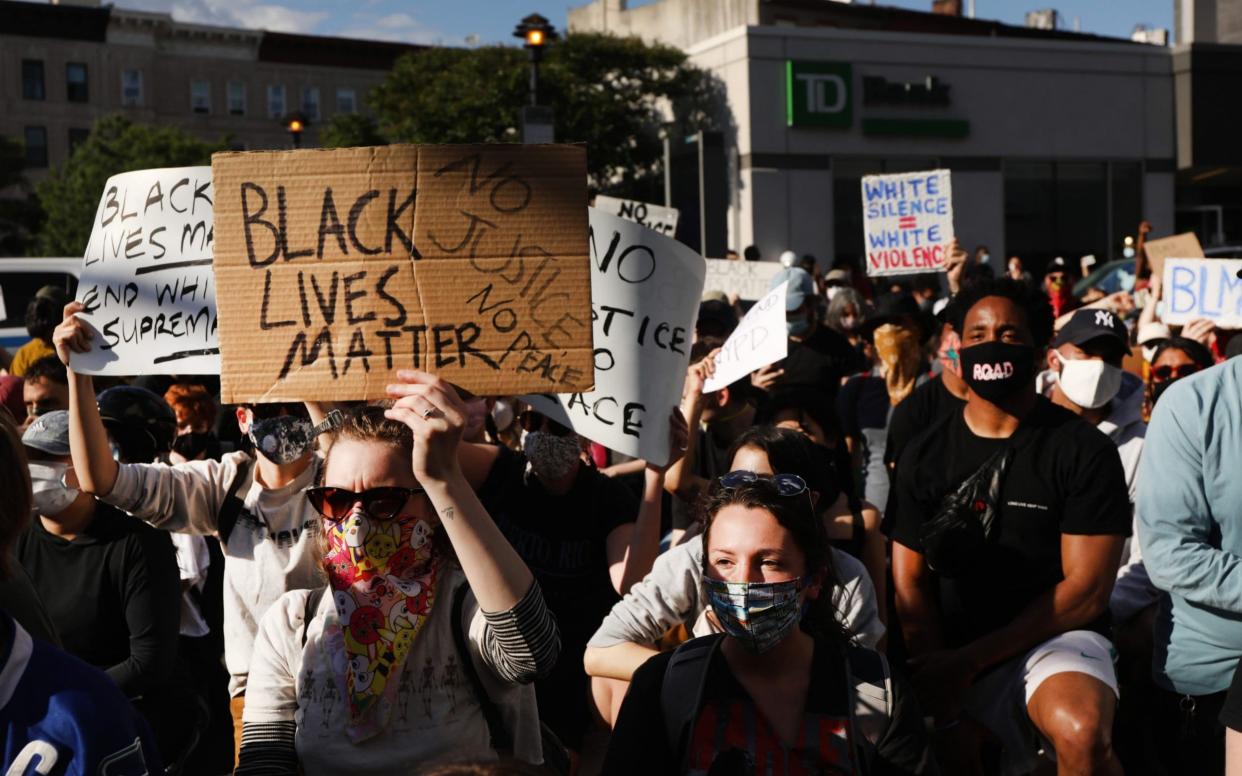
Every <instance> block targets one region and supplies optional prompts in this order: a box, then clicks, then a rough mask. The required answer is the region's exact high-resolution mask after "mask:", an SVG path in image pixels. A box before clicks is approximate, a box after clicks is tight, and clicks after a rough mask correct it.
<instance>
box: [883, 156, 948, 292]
mask: <svg viewBox="0 0 1242 776" xmlns="http://www.w3.org/2000/svg"><path fill="white" fill-rule="evenodd" d="M862 195H863V236H864V238H865V242H866V247H867V274H868V275H873V276H874V275H909V274H913V273H917V272H941V271H943V270H944V262H945V259H946V258H947V257H948V253H949V245H950V243H952V242H953V188H952V185H951V183H950V179H949V171H948V170H930V171H927V172H907V173H901V174H899V175H867V176H864V177H863V179H862Z"/></svg>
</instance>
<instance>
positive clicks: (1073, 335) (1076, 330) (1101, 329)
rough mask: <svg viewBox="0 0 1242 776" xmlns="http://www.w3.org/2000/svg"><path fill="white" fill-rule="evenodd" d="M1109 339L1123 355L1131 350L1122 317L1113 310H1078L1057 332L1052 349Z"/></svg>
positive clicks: (1128, 333) (1127, 332)
mask: <svg viewBox="0 0 1242 776" xmlns="http://www.w3.org/2000/svg"><path fill="white" fill-rule="evenodd" d="M1103 339H1107V340H1108V341H1109V342H1110V344H1113V345H1115V346H1116V347H1117V348H1118V349H1119V350H1120V351H1121V352H1122V353H1123V354H1124V353H1126V352H1127V351H1129V349H1130V332H1129V330H1128V329H1126V324H1125V322H1124V321H1122V320H1121V316H1120V315H1118V314H1117V313H1115V312H1112V311H1111V310H1095V309H1091V308H1087V309H1083V310H1076V311H1075V312H1074V314H1073V316H1071V317H1070V319H1069V321H1068V322H1067V323H1066V324H1065V325H1064V326H1062V327H1061V331H1059V332H1057V336H1056V339H1054V340H1053V341H1052V347H1054V348H1058V347H1060V346H1062V345H1067V344H1068V345H1078V346H1082V345H1083V344H1085V343H1087V342H1091V341H1093V340H1103Z"/></svg>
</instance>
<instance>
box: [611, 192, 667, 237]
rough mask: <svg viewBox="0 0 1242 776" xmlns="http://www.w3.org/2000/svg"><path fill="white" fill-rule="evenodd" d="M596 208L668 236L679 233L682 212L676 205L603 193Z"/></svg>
mask: <svg viewBox="0 0 1242 776" xmlns="http://www.w3.org/2000/svg"><path fill="white" fill-rule="evenodd" d="M595 209H596V210H602V211H604V212H605V213H611V214H613V215H614V216H620V217H621V218H624V219H625V220H626V221H633V222H634V223H636V224H641V225H643V226H645V227H647V228H648V229H650V230H652V231H653V232H659V233H660V234H662V235H664V236H666V237H672V236H673V235H675V234H677V217H678V215H680V214H679V213H678V211H677V208H674V207H662V206H660V205H649V204H647V203H646V202H639V201H638V200H634V199H617V198H616V197H605V196H603V195H602V194H601V195H599V196H597V197H596V198H595Z"/></svg>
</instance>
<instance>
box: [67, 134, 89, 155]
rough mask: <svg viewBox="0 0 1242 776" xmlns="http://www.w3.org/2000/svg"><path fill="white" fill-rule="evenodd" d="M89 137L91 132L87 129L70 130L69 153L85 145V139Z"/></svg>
mask: <svg viewBox="0 0 1242 776" xmlns="http://www.w3.org/2000/svg"><path fill="white" fill-rule="evenodd" d="M90 136H91V131H90V130H89V129H70V130H69V153H70V154H72V153H73V152H74V150H75V149H76V148H77V147H78V146H80V145H82V144H83V143H85V142H86V139H87V138H89V137H90Z"/></svg>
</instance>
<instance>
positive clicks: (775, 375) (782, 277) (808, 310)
mask: <svg viewBox="0 0 1242 776" xmlns="http://www.w3.org/2000/svg"><path fill="white" fill-rule="evenodd" d="M785 282H788V283H789V286H788V288H787V289H786V292H785V325H786V328H787V330H788V332H789V349H788V352H787V355H786V356H785V358H784V360H782V361H778V362H776V363H775V364H770V365H768V366H765V367H763V368H762V369H759V370H758V371H757V372H755V374H754V378H753V382H754V384H755V387H756V388H761V389H763V390H765V391H770V392H775V391H783V390H788V389H792V388H816V389H818V390H821V391H823V392H824V393H825V394H827V395H828V396H836V395H837V389H838V388H840V386H841V379H842V378H844V377H847V376H849V375H851V374H853V373H854V372H858V371H860V370H862V369H863V367H864V366H865V365H864V364H863V362H862V358H861V357H860V356H859V355H858V351H856V350H855V349H854V347H853V346H852V345H850V342H849V340H847V339H846V338H845V337H843V336H841V335H840V334H838V333H837V332H835V331H833V330H832V329H830V328H828V327H827V326H825V325H824V323H823V320H822V311H821V310H820V301H821V300H820V297H819V296H818V295H817V294H816V290H815V281H814V280H812V278H811V276H810V274H808V273H807V271H806V270H804V269H801V268H799V267H790V268H789V269H786V270H782V271H780V272H778V273H776V274H775V275H773V276H772V281H771V283H770V284H769V286H768V287H769V288H776V287H777V286H779V285H780V284H781V283H785Z"/></svg>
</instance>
